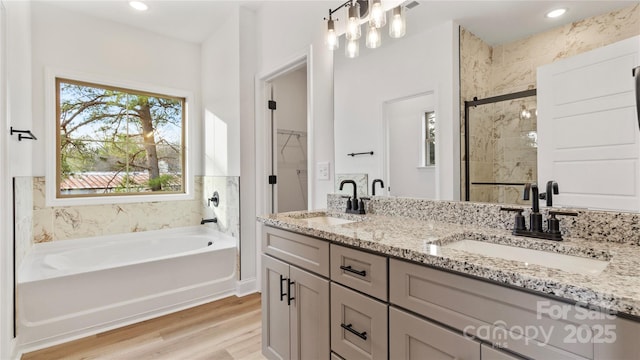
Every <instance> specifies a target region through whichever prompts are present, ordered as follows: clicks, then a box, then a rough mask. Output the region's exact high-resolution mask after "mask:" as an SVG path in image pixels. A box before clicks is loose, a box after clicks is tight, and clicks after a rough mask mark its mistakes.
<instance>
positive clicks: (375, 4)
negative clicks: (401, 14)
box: [369, 0, 387, 29]
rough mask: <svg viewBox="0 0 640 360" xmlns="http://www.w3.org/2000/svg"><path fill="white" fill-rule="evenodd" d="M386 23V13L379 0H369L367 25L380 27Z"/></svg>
mask: <svg viewBox="0 0 640 360" xmlns="http://www.w3.org/2000/svg"><path fill="white" fill-rule="evenodd" d="M386 24H387V14H385V12H384V9H383V8H382V1H381V0H371V11H370V15H369V25H371V26H375V27H376V28H378V29H380V28H381V27H383V26H385V25H386Z"/></svg>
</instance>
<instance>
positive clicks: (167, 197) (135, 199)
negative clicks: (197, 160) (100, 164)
mask: <svg viewBox="0 0 640 360" xmlns="http://www.w3.org/2000/svg"><path fill="white" fill-rule="evenodd" d="M194 198H195V197H194V194H193V193H186V194H164V195H129V196H101V197H100V196H99V197H74V198H62V199H60V198H55V193H54V194H51V196H50V195H49V194H47V197H46V199H47V200H46V205H47V206H49V207H53V206H82V205H115V204H132V203H147V202H167V201H189V200H194Z"/></svg>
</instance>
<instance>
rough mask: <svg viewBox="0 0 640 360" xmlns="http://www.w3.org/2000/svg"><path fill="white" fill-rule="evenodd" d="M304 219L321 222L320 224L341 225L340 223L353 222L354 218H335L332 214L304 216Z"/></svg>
mask: <svg viewBox="0 0 640 360" xmlns="http://www.w3.org/2000/svg"><path fill="white" fill-rule="evenodd" d="M305 220H307V221H309V222H312V223H316V224H321V225H342V224H349V223H352V222H355V221H354V220H347V219H342V218H337V217H333V216H316V217H310V218H306V219H305Z"/></svg>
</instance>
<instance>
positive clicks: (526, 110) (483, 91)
mask: <svg viewBox="0 0 640 360" xmlns="http://www.w3.org/2000/svg"><path fill="white" fill-rule="evenodd" d="M453 3H454V4H447V3H446V2H438V6H435V5H434V3H433V2H427V3H422V4H421V5H420V6H417V7H415V8H414V9H411V10H410V11H407V35H406V36H405V37H404V38H401V39H390V38H388V37H383V39H382V46H381V47H380V48H378V49H367V48H365V46H364V41H363V42H362V44H361V48H360V54H359V57H358V58H355V59H349V58H346V57H345V54H344V51H336V52H334V84H335V90H334V105H335V109H334V113H335V117H334V121H335V123H334V129H335V132H336V133H335V156H336V159H335V166H336V168H335V172H336V174H349V173H359V174H367V175H368V179H369V191H370V186H371V185H370V183H371V181H372V180H373V179H376V178H380V179H383V180H384V181H385V185H387V186H386V187H389V186H390V187H391V188H392V189H393V188H394V182H393V181H392V179H391V178H392V177H393V175H391V178H389V175H388V174H389V172H390V166H391V164H390V162H386V161H385V151H387V150H386V149H385V145H384V144H385V143H387V142H388V140H389V136H390V134H389V131H388V128H386V127H385V124H386V123H385V121H386V120H384V113H385V104H389V103H390V102H392V101H393V100H395V99H398V98H402V97H410V96H412V95H415V94H420V93H426V92H433V94H434V97H435V106H434V110H435V112H436V114H438V116H437V118H438V125H441V124H442V126H446V125H447V124H448V123H454V124H455V125H456V126H457V129H456V131H457V137H458V138H457V141H458V146H459V148H460V154H459V155H458V156H457V160H458V161H459V162H458V163H457V164H456V166H459V168H460V171H459V174H460V175H459V179H453V178H450V179H444V178H443V177H441V176H440V177H439V176H437V175H436V176H435V179H434V180H432V182H430V183H427V184H423V186H412V187H407V189H406V190H405V192H404V193H403V194H402V195H401V196H416V197H426V198H434V199H443V200H465V195H466V192H467V189H466V181H467V179H466V174H465V167H466V166H469V167H470V168H471V169H474V168H475V169H476V174H474V173H471V176H470V177H473V176H475V178H472V179H469V180H472V181H473V182H475V183H476V184H475V185H471V186H470V189H469V191H470V192H471V194H472V195H471V196H470V200H471V201H483V202H496V203H508V204H513V203H524V202H523V201H522V200H520V198H521V195H522V194H521V192H522V186H521V185H519V184H522V183H524V182H535V181H538V182H542V181H545V180H541V179H539V178H537V177H538V174H537V166H536V163H537V161H538V160H537V159H536V156H537V151H538V149H537V146H539V142H538V140H539V139H538V138H537V131H535V130H536V127H537V116H538V113H537V110H538V105H537V102H538V100H537V98H538V97H537V96H539V93H538V95H537V96H536V95H535V94H534V95H533V96H528V97H520V98H513V99H509V100H507V101H504V102H496V103H493V104H489V105H481V106H480V105H478V106H475V107H472V109H471V110H470V115H471V117H472V118H471V120H470V124H469V125H470V126H471V129H470V134H469V135H470V136H469V141H470V144H471V146H470V148H469V149H470V154H469V157H468V158H469V159H470V162H469V164H466V159H467V156H466V154H465V146H464V144H465V126H464V125H465V119H464V116H465V113H464V102H465V101H473V100H474V98H476V99H478V100H482V99H488V98H492V97H498V96H502V95H509V94H518V93H521V92H526V91H535V90H537V91H538V92H539V89H538V86H537V69H538V67H540V66H544V65H545V64H549V63H554V62H556V61H558V60H562V59H565V58H569V57H572V56H574V55H576V54H581V53H584V52H586V51H589V50H592V49H596V48H600V47H602V46H606V45H607V44H612V43H616V42H619V41H621V40H623V39H628V38H630V37H632V36H635V35H638V34H640V31H639V29H640V20H639V18H640V9H639V6H638V5H637V3H636V2H629V1H576V2H572V3H571V4H570V7H571V9H570V11H569V12H568V14H570V15H571V16H570V17H568V18H567V19H564V20H559V21H558V22H551V21H550V19H545V18H544V14H545V12H546V11H548V10H550V9H547V8H548V7H549V6H551V5H552V4H550V3H548V2H536V1H526V2H510V3H508V6H507V7H506V8H504V9H500V10H499V9H496V8H495V6H496V4H493V3H491V2H482V1H480V2H468V3H467V2H465V4H467V5H468V6H466V10H462V9H459V8H460V7H462V6H460V3H459V2H453ZM440 5H442V6H440ZM471 12H473V13H471ZM539 17H541V18H539ZM446 19H449V20H453V21H454V25H455V24H459V25H460V35H459V36H460V48H459V49H458V48H457V44H456V49H454V50H455V52H456V53H455V58H457V57H458V53H457V51H459V64H456V74H457V72H458V71H459V74H460V75H459V77H460V79H459V84H456V86H458V85H459V99H456V102H457V101H458V100H459V104H458V105H459V108H460V111H459V115H460V119H454V118H453V116H452V115H451V114H449V113H448V111H449V109H448V108H447V107H446V105H448V104H446V103H445V102H444V100H443V98H445V97H449V96H451V97H453V95H452V94H455V91H449V89H446V88H443V85H442V84H443V80H446V79H443V78H442V77H441V76H440V75H439V73H438V71H439V72H440V73H442V72H446V71H444V69H443V66H446V64H445V63H443V62H441V61H440V60H439V59H440V58H443V57H445V58H446V56H447V55H448V54H446V53H444V51H447V50H448V48H447V47H446V46H443V44H441V43H439V42H438V40H437V39H436V38H437V35H438V33H439V32H441V31H442V30H441V29H440V28H439V25H438V24H443V23H445V22H446ZM603 23H604V24H607V26H604V27H603V26H602V24H603ZM614 29H615V30H614ZM425 33H426V34H429V35H428V36H427V35H425V36H423V37H421V36H422V35H420V34H425ZM383 35H384V32H383ZM416 39H421V40H422V41H417V40H416ZM341 45H343V44H341ZM341 49H342V48H341ZM449 50H450V49H449ZM415 59H419V61H414V60H415ZM458 66H459V69H458ZM434 68H435V69H437V70H433V69H434ZM629 74H631V70H629ZM629 77H630V80H632V78H631V75H629ZM456 90H457V89H456ZM441 110H444V111H441ZM487 113H488V114H492V116H488V117H487ZM483 116H484V117H485V118H486V119H485V120H477V121H474V117H475V119H480V118H482V117H483ZM483 121H484V122H487V121H490V122H491V124H490V125H487V126H484V125H483ZM439 130H440V129H439ZM636 131H637V129H636ZM445 135H446V136H448V135H449V134H445ZM442 136H443V134H442V133H441V132H440V133H439V132H438V131H436V142H438V141H443V139H442ZM474 136H475V138H474ZM452 137H453V138H454V141H455V140H456V139H455V136H452ZM481 138H482V139H483V141H480V139H481ZM516 143H518V145H517V146H516ZM497 144H498V145H499V146H497ZM449 145H450V144H449ZM512 145H513V146H512ZM500 147H501V148H502V150H498V148H500ZM436 148H437V146H436ZM450 148H454V149H455V147H448V149H450ZM474 149H476V150H474ZM477 149H483V150H482V152H479V151H478V150H477ZM504 149H507V150H506V152H505V150H504ZM513 149H515V150H513ZM370 150H373V151H374V153H375V154H374V155H372V156H364V157H360V158H358V157H356V158H351V157H347V156H346V154H347V153H350V152H352V151H356V152H357V151H370ZM498 152H500V153H498ZM499 157H502V158H503V159H504V158H505V157H507V158H509V161H510V162H511V164H509V166H507V165H506V164H494V163H493V162H494V161H495V159H496V158H499ZM474 161H475V162H476V163H474ZM482 162H486V163H489V162H491V166H490V167H489V166H487V167H483V164H482ZM438 165H440V164H438ZM442 165H444V166H446V165H447V162H444V163H443V164H442ZM415 167H416V166H415V165H408V166H407V167H406V168H404V169H396V170H394V171H393V173H394V174H395V173H397V172H398V173H399V174H403V173H404V171H407V172H408V171H413V170H415ZM488 169H491V172H492V173H491V174H490V173H489V171H488ZM496 169H497V170H496ZM434 172H435V173H437V172H438V167H437V166H436V167H435V168H434ZM496 174H499V175H500V176H496ZM398 176H399V177H402V175H398ZM388 180H389V181H388ZM451 183H454V184H453V185H454V187H456V188H457V189H459V192H458V195H457V197H456V196H455V195H451V193H448V194H443V191H442V188H443V187H445V186H446V185H448V184H451ZM489 183H497V184H489ZM569 185H570V184H560V191H561V192H562V189H563V188H564V189H565V190H566V189H567V188H570V186H569ZM429 186H434V188H435V194H433V195H430V194H425V193H424V189H425V188H426V187H429ZM542 186H543V187H544V184H542ZM474 187H475V188H476V191H475V192H473V191H472V189H473V188H474ZM383 195H389V193H388V192H385V193H383ZM390 195H394V194H393V190H392V191H391V193H390ZM583 205H584V206H581V207H591V205H590V204H583ZM593 207H597V206H593Z"/></svg>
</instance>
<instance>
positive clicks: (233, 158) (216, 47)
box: [201, 7, 258, 281]
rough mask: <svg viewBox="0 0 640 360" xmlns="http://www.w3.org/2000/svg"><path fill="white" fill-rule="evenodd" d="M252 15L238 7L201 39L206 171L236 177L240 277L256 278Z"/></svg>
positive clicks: (245, 278)
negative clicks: (238, 204)
mask: <svg viewBox="0 0 640 360" xmlns="http://www.w3.org/2000/svg"><path fill="white" fill-rule="evenodd" d="M255 18H256V15H255V12H254V11H253V10H251V9H247V8H244V7H239V8H236V9H235V10H234V12H233V13H232V15H231V16H229V17H228V18H227V20H226V22H225V23H224V24H221V26H220V27H218V30H217V31H216V32H214V33H213V34H211V36H209V38H207V39H206V40H205V41H204V42H203V43H202V57H201V62H202V70H201V73H202V80H201V81H202V104H203V119H204V131H203V134H202V137H203V149H204V157H203V159H202V161H203V167H204V172H205V175H216V176H238V175H239V176H240V209H241V212H240V226H241V230H240V241H241V244H240V262H241V264H240V278H241V280H243V281H245V280H246V281H251V279H254V278H255V277H256V276H257V267H256V260H255V259H256V252H257V240H256V231H255V221H256V211H255V187H256V182H255V136H254V115H255V113H254V97H253V94H254V75H255V73H256V69H257V65H256V63H257V49H256V46H257V45H258V44H257V43H256V24H255V23H256V19H255Z"/></svg>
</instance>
